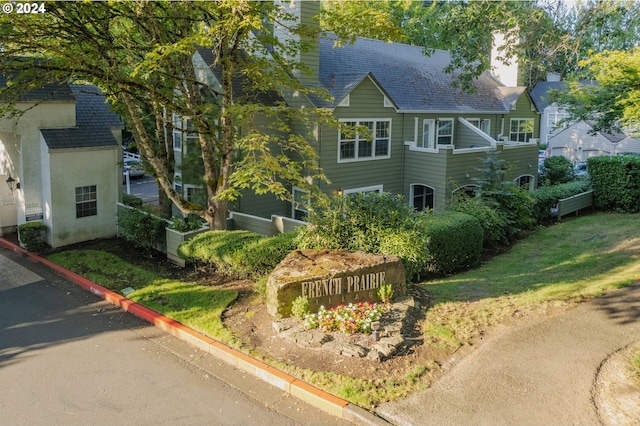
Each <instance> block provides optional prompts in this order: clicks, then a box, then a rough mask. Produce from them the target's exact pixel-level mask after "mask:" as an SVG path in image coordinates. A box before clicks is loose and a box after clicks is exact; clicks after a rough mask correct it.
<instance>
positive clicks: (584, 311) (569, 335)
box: [377, 284, 640, 425]
mask: <svg viewBox="0 0 640 426" xmlns="http://www.w3.org/2000/svg"><path fill="white" fill-rule="evenodd" d="M637 340H640V285H637V284H636V285H635V286H632V287H628V288H625V289H621V290H618V291H615V292H610V293H609V294H608V295H606V296H604V297H601V298H598V299H594V300H593V301H591V302H589V303H585V304H583V305H581V306H578V307H577V308H574V309H571V310H569V311H566V312H564V313H562V314H560V315H557V316H554V317H550V318H546V319H544V320H541V321H537V322H535V323H532V324H528V325H525V326H522V327H520V328H516V329H514V330H512V331H510V332H508V333H505V334H503V335H500V336H499V337H497V338H495V339H493V340H490V341H488V342H485V343H483V344H482V345H481V346H480V349H479V350H478V351H477V352H475V353H473V354H472V355H470V356H468V357H467V358H465V359H464V360H462V361H461V362H460V363H459V364H458V365H457V366H455V367H454V368H453V369H452V370H451V371H450V372H449V373H448V374H447V375H446V376H444V377H443V378H442V379H441V380H440V381H438V382H437V383H435V384H434V386H432V387H431V388H429V389H427V390H425V391H423V392H421V393H418V394H416V395H414V396H412V397H410V398H409V399H406V400H403V401H398V402H394V403H388V404H384V405H382V406H381V407H379V408H378V410H377V412H378V413H379V414H381V415H382V416H384V417H385V418H387V419H388V420H391V421H392V422H393V423H395V424H398V425H552V424H553V425H595V424H601V423H602V422H603V419H602V418H600V416H599V413H598V410H597V409H596V405H595V403H594V395H595V394H596V393H597V389H596V382H597V380H596V379H597V376H598V373H599V371H600V369H601V366H602V365H603V363H604V362H605V361H606V360H607V359H609V357H610V356H611V355H614V354H615V353H617V351H619V350H620V349H623V348H625V347H627V346H628V345H630V344H632V343H633V342H634V341H637ZM600 385H601V386H609V384H608V383H607V382H606V380H605V381H604V383H600ZM628 408H631V409H635V410H636V414H640V413H638V411H637V410H638V407H628ZM604 421H605V422H606V419H604Z"/></svg>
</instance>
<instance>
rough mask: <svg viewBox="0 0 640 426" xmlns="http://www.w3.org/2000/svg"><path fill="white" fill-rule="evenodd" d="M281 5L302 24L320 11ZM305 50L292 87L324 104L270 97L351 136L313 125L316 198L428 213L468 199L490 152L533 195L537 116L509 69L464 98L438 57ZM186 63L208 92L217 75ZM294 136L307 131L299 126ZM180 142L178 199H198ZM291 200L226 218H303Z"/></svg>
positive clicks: (244, 202)
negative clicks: (316, 112) (463, 194)
mask: <svg viewBox="0 0 640 426" xmlns="http://www.w3.org/2000/svg"><path fill="white" fill-rule="evenodd" d="M287 5H288V7H290V8H291V9H290V10H289V11H290V12H291V13H292V14H294V15H296V16H297V17H298V18H299V19H301V20H302V22H304V23H306V24H309V23H311V22H312V17H313V15H314V13H316V12H317V10H318V7H319V2H316V1H294V2H290V3H287ZM276 31H277V30H276ZM279 35H280V36H285V37H286V36H287V35H286V33H285V32H281V34H279ZM312 43H314V44H313V47H312V48H311V49H310V50H309V51H307V52H305V53H304V54H302V55H299V56H300V57H299V60H301V61H303V62H304V64H305V65H306V66H307V67H309V68H310V69H311V71H312V73H311V74H310V75H301V76H299V79H300V81H301V82H303V83H304V84H305V85H307V86H312V87H318V88H323V89H326V90H327V91H329V92H330V94H331V95H332V97H333V100H331V101H326V100H323V99H320V98H319V97H314V96H305V95H299V96H297V97H294V96H293V95H292V94H285V93H282V94H278V95H274V96H277V97H278V98H281V99H284V100H285V101H286V102H287V103H288V104H289V105H302V106H304V107H306V108H326V109H329V110H330V111H331V112H332V113H333V114H334V115H335V117H336V119H337V121H338V122H339V123H340V124H341V125H343V126H346V127H349V128H356V129H358V131H355V132H346V131H345V132H341V131H339V130H338V129H336V128H333V127H330V126H325V125H320V124H318V125H317V128H316V129H314V132H312V134H313V136H312V140H311V143H312V144H313V146H314V148H315V150H316V152H317V153H318V155H319V163H320V166H321V168H322V169H323V170H324V173H325V175H326V176H327V177H328V179H329V180H330V182H331V183H330V184H329V183H326V182H316V183H317V184H318V186H319V187H320V189H321V190H322V191H323V192H324V193H326V194H329V195H335V194H349V193H357V192H369V191H380V192H381V191H384V192H390V193H393V194H402V195H403V197H404V199H405V200H406V201H407V202H408V203H410V204H411V205H413V206H414V207H415V208H416V209H418V210H424V209H434V210H436V211H437V210H439V209H441V208H443V207H444V206H445V205H446V203H447V202H448V201H449V200H450V199H451V197H452V195H453V194H454V193H455V192H456V191H459V190H465V191H472V190H473V187H474V177H477V176H478V175H479V172H478V171H477V170H476V169H478V168H480V167H481V166H482V159H484V158H486V156H487V154H488V153H490V152H493V151H498V152H499V153H500V158H501V159H503V160H506V161H507V162H508V164H509V167H510V168H509V176H508V178H509V179H512V180H514V181H516V182H517V183H518V184H519V185H520V186H523V187H526V188H527V189H533V188H534V187H535V184H536V179H537V156H538V147H539V144H538V142H539V114H538V112H537V110H536V109H535V105H534V104H533V103H532V101H531V98H530V97H529V95H528V93H527V92H526V90H525V87H523V86H518V85H517V67H513V66H511V68H510V67H505V66H503V65H504V64H498V63H497V62H496V63H495V70H497V72H496V74H494V75H492V74H490V73H488V72H486V73H484V74H482V75H481V76H480V77H478V78H477V79H475V80H474V81H473V90H472V91H465V90H462V89H460V88H457V87H455V86H454V84H453V83H454V81H455V79H456V75H457V74H456V72H453V73H446V72H445V68H446V67H447V66H448V65H449V64H450V61H451V57H450V54H449V53H448V52H446V51H438V50H436V51H434V52H433V53H432V54H431V55H429V56H427V55H425V54H424V53H423V48H421V47H417V46H410V45H405V44H399V43H386V42H383V41H378V40H371V39H364V38H359V39H357V40H356V41H355V43H354V44H352V45H345V46H344V47H336V46H334V42H333V40H331V39H318V40H315V41H312ZM493 56H495V57H497V56H498V55H497V54H495V55H493ZM194 61H195V62H196V63H197V64H198V66H199V69H201V70H203V72H202V75H201V78H203V79H205V80H207V81H208V84H211V81H213V82H214V85H215V81H216V80H217V79H218V78H219V75H217V74H216V69H215V67H214V62H215V61H214V58H213V57H212V55H211V54H210V52H207V51H204V50H201V51H199V52H197V53H196V54H195V55H194ZM512 62H513V63H515V61H512ZM501 65H502V66H501ZM216 86H218V87H219V84H217V85H216ZM264 101H265V102H275V101H276V100H275V99H265V100H264ZM178 121H180V118H179V117H178ZM179 125H181V126H182V127H183V128H184V129H187V128H188V126H187V125H186V123H181V124H179ZM177 127H179V126H177ZM300 131H301V132H302V131H305V132H306V130H303V126H302V125H301V126H300ZM305 134H306V133H305ZM188 138H189V135H188V130H186V132H185V133H184V134H183V135H182V136H181V137H180V141H181V143H180V146H174V149H175V150H176V154H177V155H176V158H177V164H178V175H177V178H176V184H177V186H179V189H180V190H182V191H183V192H184V194H185V195H186V196H187V198H188V197H189V196H191V195H192V196H194V197H195V196H197V192H198V186H197V183H194V185H190V184H189V182H188V181H187V179H186V178H185V176H184V175H182V174H181V172H180V171H179V170H180V166H182V167H183V168H184V166H185V159H186V158H187V157H186V155H185V153H186V152H187V151H188V150H189V148H188V147H189V144H188ZM174 140H175V138H174ZM291 191H292V198H293V202H284V201H279V200H277V199H276V198H275V197H274V196H267V195H261V196H257V195H254V194H250V193H246V194H244V195H243V196H242V197H241V198H240V199H239V200H237V201H235V203H234V204H233V205H232V209H233V210H234V211H238V212H242V213H247V214H251V215H256V216H261V217H270V216H271V215H274V214H275V215H280V216H284V217H289V218H297V219H300V218H303V217H304V215H305V213H306V210H307V209H306V207H305V205H304V203H303V202H300V201H299V200H302V199H303V198H304V193H303V191H301V190H300V189H298V188H295V187H292V188H291Z"/></svg>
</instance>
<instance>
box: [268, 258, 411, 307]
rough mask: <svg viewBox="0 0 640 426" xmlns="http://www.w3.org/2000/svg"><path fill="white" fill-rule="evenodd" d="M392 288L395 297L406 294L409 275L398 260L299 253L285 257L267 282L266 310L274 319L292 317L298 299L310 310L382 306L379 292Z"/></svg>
mask: <svg viewBox="0 0 640 426" xmlns="http://www.w3.org/2000/svg"><path fill="white" fill-rule="evenodd" d="M383 284H390V285H392V286H393V294H394V296H404V295H405V294H406V291H407V289H406V275H405V270H404V265H403V263H402V260H400V258H398V257H396V256H391V255H378V254H370V253H364V252H355V253H352V252H348V251H346V250H337V251H331V250H296V251H294V252H292V253H290V254H289V255H288V256H287V257H285V258H284V259H283V260H282V262H280V264H279V265H278V266H277V267H276V268H275V269H274V270H273V272H272V273H271V275H270V276H269V279H268V281H267V310H268V311H269V313H270V314H271V315H273V316H275V317H278V318H281V317H289V316H291V304H292V303H293V301H294V300H295V299H296V298H297V297H299V296H306V297H307V299H308V300H309V310H310V311H311V312H317V311H318V310H319V309H320V306H324V307H325V308H327V309H328V308H331V307H335V306H338V305H342V304H349V303H354V302H360V301H364V300H367V301H371V302H379V301H380V298H379V297H378V294H377V292H378V289H379V288H380V286H381V285H383Z"/></svg>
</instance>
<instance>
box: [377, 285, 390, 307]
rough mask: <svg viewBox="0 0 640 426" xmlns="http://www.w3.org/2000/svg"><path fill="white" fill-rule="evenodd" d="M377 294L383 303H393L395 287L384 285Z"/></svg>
mask: <svg viewBox="0 0 640 426" xmlns="http://www.w3.org/2000/svg"><path fill="white" fill-rule="evenodd" d="M377 293H378V297H379V298H380V300H382V303H386V304H388V303H391V300H392V299H393V286H392V285H391V284H382V285H381V286H380V288H378V292H377Z"/></svg>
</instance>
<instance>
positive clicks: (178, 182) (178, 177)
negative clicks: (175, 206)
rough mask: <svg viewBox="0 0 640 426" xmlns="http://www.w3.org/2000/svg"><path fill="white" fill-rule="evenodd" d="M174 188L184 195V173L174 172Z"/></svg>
mask: <svg viewBox="0 0 640 426" xmlns="http://www.w3.org/2000/svg"><path fill="white" fill-rule="evenodd" d="M173 189H175V190H176V192H177V193H178V194H180V195H181V196H182V173H178V172H175V173H174V174H173Z"/></svg>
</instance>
